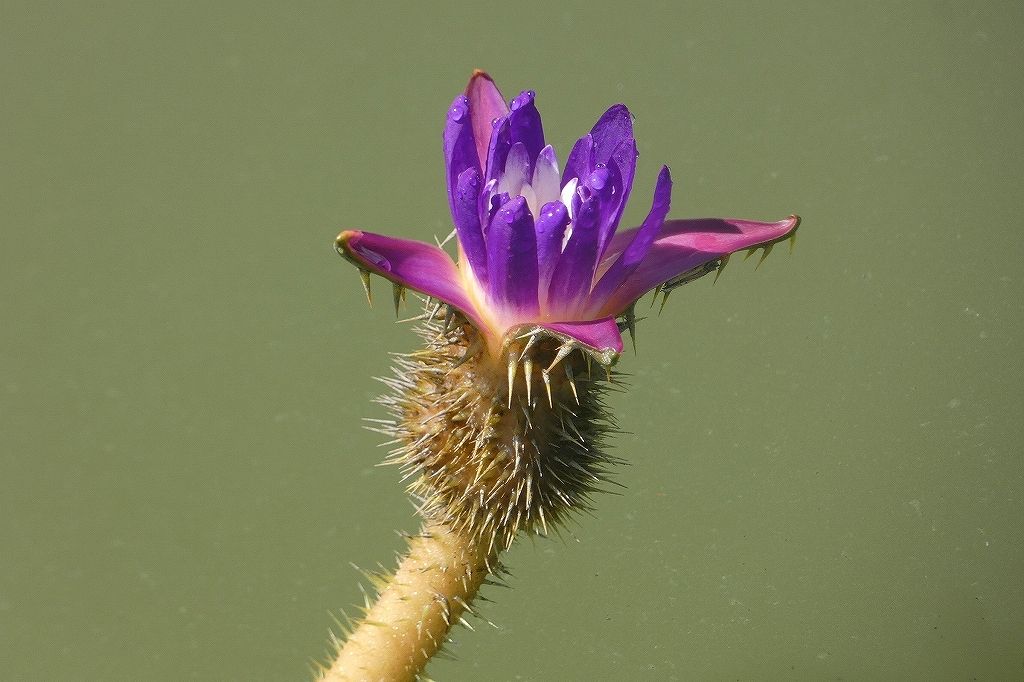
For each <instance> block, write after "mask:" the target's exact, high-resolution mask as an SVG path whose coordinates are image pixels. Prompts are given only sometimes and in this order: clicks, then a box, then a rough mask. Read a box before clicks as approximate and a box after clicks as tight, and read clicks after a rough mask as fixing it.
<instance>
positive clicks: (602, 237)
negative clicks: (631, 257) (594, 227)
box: [581, 159, 624, 254]
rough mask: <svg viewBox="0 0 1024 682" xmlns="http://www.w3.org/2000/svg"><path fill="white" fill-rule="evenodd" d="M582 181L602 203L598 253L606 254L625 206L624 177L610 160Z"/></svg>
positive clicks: (613, 161) (616, 165)
mask: <svg viewBox="0 0 1024 682" xmlns="http://www.w3.org/2000/svg"><path fill="white" fill-rule="evenodd" d="M581 180H584V181H585V182H584V187H586V188H587V190H589V191H590V192H592V193H593V194H594V195H595V196H597V197H598V199H599V200H600V202H601V204H600V205H601V217H600V218H599V220H598V230H599V234H598V240H597V252H598V253H599V254H600V253H604V249H605V246H607V244H608V242H609V240H610V239H611V237H612V235H613V234H614V233H615V227H616V225H618V222H619V217H620V216H621V215H622V206H623V204H624V201H623V198H624V195H623V188H622V175H621V173H619V167H618V164H617V163H616V162H615V160H614V159H609V160H608V163H607V164H602V165H601V166H600V167H599V168H597V169H595V170H594V171H593V172H591V173H590V175H588V176H586V178H581Z"/></svg>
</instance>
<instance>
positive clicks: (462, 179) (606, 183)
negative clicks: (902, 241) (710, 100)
mask: <svg viewBox="0 0 1024 682" xmlns="http://www.w3.org/2000/svg"><path fill="white" fill-rule="evenodd" d="M443 148H444V160H445V171H446V179H447V185H448V201H449V206H450V208H451V214H452V219H453V221H454V225H455V231H456V235H457V237H458V250H459V257H458V263H457V264H456V263H455V262H454V261H453V260H452V259H451V258H450V257H449V256H448V254H447V253H445V252H444V251H443V250H442V249H440V248H438V247H436V246H433V245H430V244H425V243H422V242H416V241H409V240H404V239H397V238H394V237H386V236H383V235H378V234H373V233H370V232H362V231H357V230H350V231H345V232H342V234H341V235H340V236H339V237H338V241H337V245H338V249H339V251H340V252H341V253H342V254H343V255H344V256H346V257H347V258H349V259H350V260H352V261H353V262H354V263H355V264H356V265H357V266H358V267H359V268H361V269H363V270H367V271H370V272H373V273H376V274H378V275H381V276H383V277H386V278H387V279H389V280H391V281H392V282H394V283H395V284H398V285H400V286H404V287H408V288H411V289H414V290H417V291H419V292H422V293H424V294H427V295H429V296H432V297H434V298H436V299H438V300H440V301H443V302H444V303H447V304H449V305H451V306H453V307H455V308H456V309H458V310H459V311H460V312H462V314H464V315H465V316H466V318H467V319H468V320H469V321H470V322H471V323H472V324H473V325H474V326H476V327H477V329H479V330H480V332H481V333H482V334H483V335H484V336H485V338H487V339H488V340H489V341H490V342H492V343H491V344H490V345H492V346H495V347H497V346H500V342H501V340H502V338H503V337H504V335H505V334H506V332H508V331H509V330H510V329H515V328H519V327H521V326H523V325H530V326H534V327H537V326H539V327H544V328H546V329H548V330H550V331H553V332H556V333H558V334H562V335H565V336H569V337H572V338H574V339H576V340H577V341H579V342H580V343H583V344H585V345H587V346H589V347H591V348H594V349H597V350H612V351H614V352H615V353H620V352H621V351H622V347H623V343H622V337H621V335H620V332H619V326H618V324H617V323H616V317H618V316H620V315H622V314H623V313H624V312H625V311H626V310H627V309H628V308H629V307H630V306H631V305H632V304H633V303H634V302H636V300H637V299H639V298H640V297H641V296H642V295H644V294H645V293H647V292H648V291H650V290H651V289H654V288H656V287H658V286H660V285H663V284H664V283H665V282H668V281H670V280H672V279H673V278H676V277H678V276H679V275H681V274H683V273H687V272H690V271H694V270H695V269H698V268H700V267H701V266H702V265H705V264H708V263H712V262H716V261H719V260H720V259H722V258H724V257H727V256H728V255H729V254H731V253H733V252H735V251H739V250H742V249H750V248H754V247H758V246H766V245H768V246H770V245H771V244H774V243H775V242H777V241H780V240H781V239H784V238H787V237H788V236H789V235H790V234H791V233H792V232H793V231H794V230H796V228H797V226H798V224H799V218H797V217H796V216H791V217H790V218H788V219H786V220H782V221H779V222H775V223H761V222H754V221H747V220H732V219H721V218H704V219H696V220H666V216H667V214H668V211H669V205H670V202H671V193H672V179H671V174H670V173H669V169H668V167H667V166H663V167H662V168H661V172H660V173H659V174H658V178H657V181H656V183H655V188H654V200H653V203H652V206H651V208H650V211H649V213H648V214H647V217H646V218H645V219H644V221H643V223H642V224H640V225H639V226H638V227H634V228H631V229H628V230H622V231H618V229H617V228H618V225H619V221H620V219H621V218H622V214H623V211H624V210H625V207H626V202H627V201H628V199H629V194H630V190H631V189H632V186H633V178H634V174H635V171H636V160H637V147H636V140H635V139H634V137H633V119H632V116H631V115H630V112H629V110H628V109H627V108H626V107H625V106H624V105H622V104H616V105H614V106H612V107H611V108H609V109H608V110H607V111H606V112H605V113H604V114H603V115H602V116H601V117H600V118H599V119H598V121H597V123H596V124H594V127H593V128H592V129H591V131H590V132H589V133H587V134H586V135H584V136H583V137H581V138H580V139H579V140H578V141H577V142H576V144H575V145H574V146H573V148H572V150H571V151H570V152H569V155H568V157H567V158H566V161H565V165H564V168H562V169H561V170H560V169H559V164H558V159H557V156H556V154H555V150H554V149H553V148H552V147H551V145H548V144H546V143H545V140H544V128H543V125H542V123H541V117H540V113H539V112H538V111H537V107H536V102H535V94H534V93H533V92H532V91H529V90H527V91H524V92H522V93H520V94H519V95H518V96H516V97H515V98H514V99H513V100H512V101H511V103H510V104H508V105H506V103H505V100H504V98H503V97H502V95H501V93H500V92H499V91H498V88H497V87H496V86H495V85H494V82H493V81H492V80H491V78H490V77H489V76H488V75H487V74H485V73H483V72H482V71H477V72H475V73H474V74H473V77H472V78H471V79H470V81H469V84H468V85H467V87H466V90H465V92H464V93H462V94H460V95H459V96H458V97H456V98H455V100H454V101H453V102H452V105H451V107H450V108H449V110H448V115H447V121H446V124H445V129H444V136H443ZM709 271H710V270H709Z"/></svg>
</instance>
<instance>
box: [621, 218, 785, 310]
mask: <svg viewBox="0 0 1024 682" xmlns="http://www.w3.org/2000/svg"><path fill="white" fill-rule="evenodd" d="M799 225H800V218H799V217H798V216H795V215H794V216H790V217H789V218H786V219H785V220H780V221H778V222H775V223H759V222H754V221H751V220H734V219H724V218H695V219H690V220H666V221H665V223H664V225H662V228H661V233H660V235H659V236H658V239H657V240H656V241H655V242H654V244H653V245H652V246H651V249H650V251H648V252H647V256H646V257H645V258H644V259H643V260H642V261H641V262H640V265H639V267H637V269H636V271H635V272H634V273H633V274H632V275H631V276H630V277H629V278H627V279H626V281H625V282H623V284H622V286H621V287H619V288H618V289H617V290H616V291H615V293H614V294H613V295H612V296H611V297H610V298H609V299H608V301H607V302H606V303H605V304H604V305H603V306H602V309H601V310H602V313H603V314H606V315H617V314H619V313H621V312H622V311H623V310H625V309H626V308H627V307H629V305H630V304H631V303H633V302H634V301H636V300H637V299H638V298H640V297H641V296H643V295H644V294H645V293H647V292H648V291H650V290H651V289H653V288H654V287H656V286H658V285H659V284H663V283H664V282H667V281H668V280H670V279H672V278H673V277H675V276H676V275H681V274H683V273H684V272H687V271H689V270H692V269H694V268H696V267H697V266H700V265H703V264H705V263H708V262H710V261H713V260H715V259H717V258H721V257H722V256H725V255H728V254H730V253H734V252H736V251H741V250H743V249H749V248H753V247H756V246H765V245H767V244H769V243H773V242H777V241H781V240H782V239H784V238H787V237H789V236H790V234H791V233H792V232H794V231H795V230H796V229H797V227H798V226H799ZM637 229H638V228H634V229H632V230H626V231H625V232H622V233H620V234H617V235H615V239H613V240H612V242H611V244H610V245H609V248H608V252H609V253H614V251H615V250H616V249H619V250H621V249H623V248H625V246H626V245H627V244H629V243H630V242H631V241H632V239H633V236H634V235H635V234H636V232H637Z"/></svg>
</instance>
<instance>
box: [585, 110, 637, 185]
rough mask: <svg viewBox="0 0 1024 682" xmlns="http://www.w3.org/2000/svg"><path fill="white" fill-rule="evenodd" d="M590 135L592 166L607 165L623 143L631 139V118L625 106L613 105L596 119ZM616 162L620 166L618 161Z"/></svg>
mask: <svg viewBox="0 0 1024 682" xmlns="http://www.w3.org/2000/svg"><path fill="white" fill-rule="evenodd" d="M590 135H591V137H593V139H594V155H593V162H594V164H595V165H596V164H599V163H608V159H610V158H611V157H612V154H613V153H615V152H616V151H618V149H619V148H620V147H621V146H622V143H623V142H625V141H627V140H631V139H633V116H632V114H630V113H629V109H627V108H626V105H625V104H614V105H612V106H611V107H609V108H608V111H606V112H604V113H603V114H601V118H599V119H597V123H595V124H594V129H593V130H591V131H590ZM616 161H619V162H620V165H621V160H620V159H616ZM623 170H625V169H623Z"/></svg>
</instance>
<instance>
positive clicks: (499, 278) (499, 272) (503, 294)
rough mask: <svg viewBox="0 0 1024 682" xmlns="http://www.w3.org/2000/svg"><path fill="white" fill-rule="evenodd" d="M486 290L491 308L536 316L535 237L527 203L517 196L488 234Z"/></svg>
mask: <svg viewBox="0 0 1024 682" xmlns="http://www.w3.org/2000/svg"><path fill="white" fill-rule="evenodd" d="M487 272H488V280H487V290H488V292H489V294H490V300H491V304H492V305H494V306H496V307H498V308H500V310H499V315H501V314H502V312H504V313H506V314H511V315H513V316H514V317H523V316H531V315H536V314H537V236H536V234H535V232H534V229H533V214H531V213H530V209H529V207H528V206H527V205H526V199H524V198H523V197H522V196H516V197H513V198H512V199H510V200H509V201H508V202H506V203H505V205H503V206H502V207H501V208H500V209H499V210H498V212H497V213H496V214H495V215H494V220H492V221H491V226H490V228H488V230H487Z"/></svg>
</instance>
